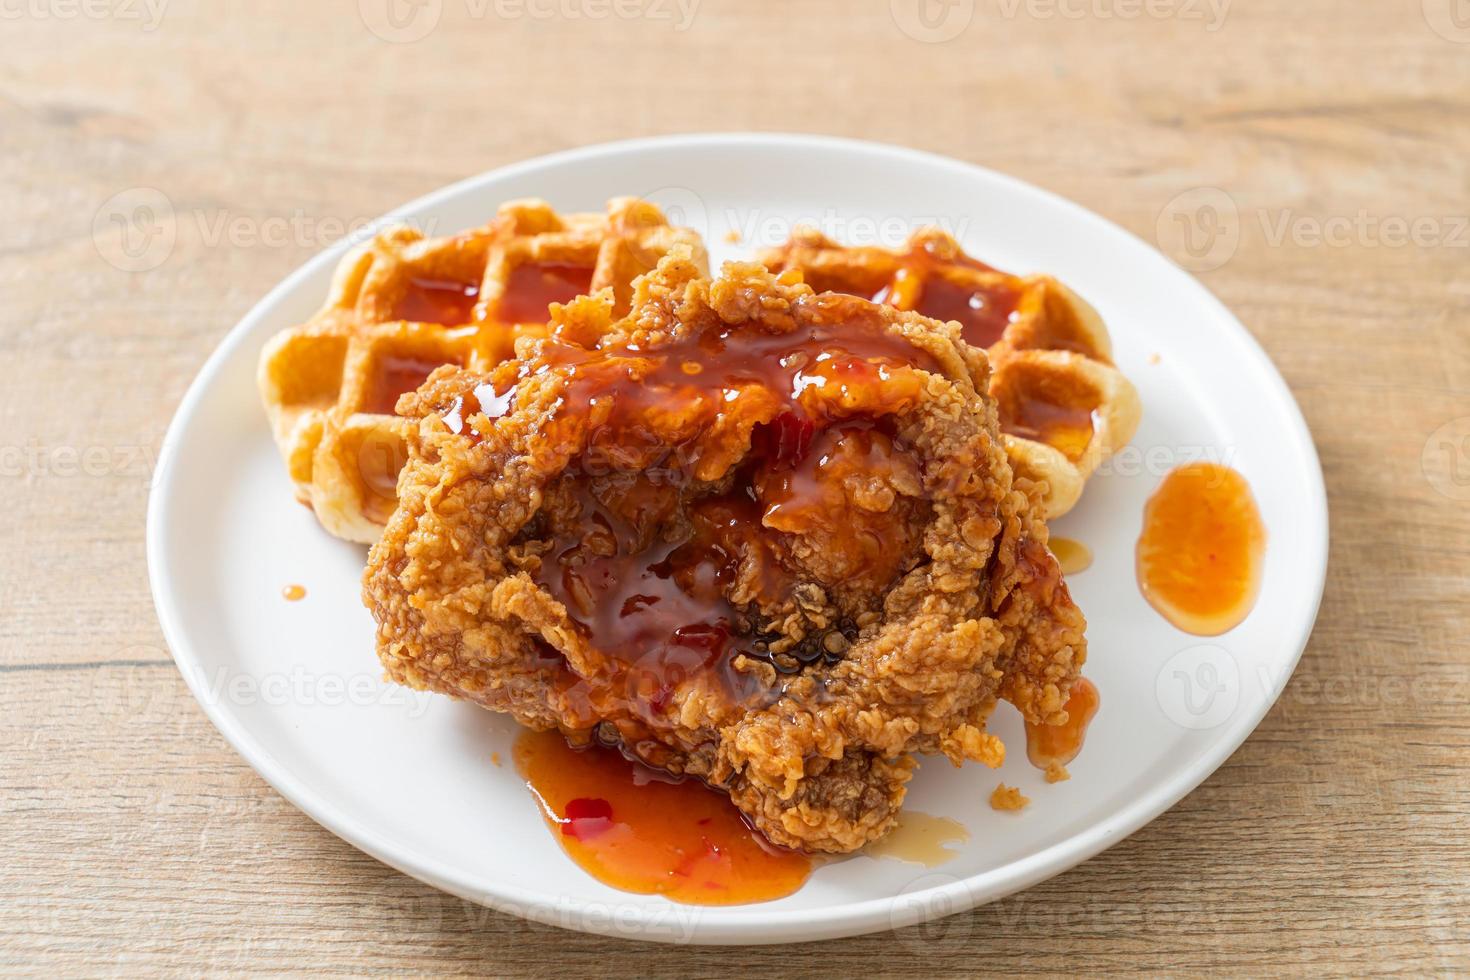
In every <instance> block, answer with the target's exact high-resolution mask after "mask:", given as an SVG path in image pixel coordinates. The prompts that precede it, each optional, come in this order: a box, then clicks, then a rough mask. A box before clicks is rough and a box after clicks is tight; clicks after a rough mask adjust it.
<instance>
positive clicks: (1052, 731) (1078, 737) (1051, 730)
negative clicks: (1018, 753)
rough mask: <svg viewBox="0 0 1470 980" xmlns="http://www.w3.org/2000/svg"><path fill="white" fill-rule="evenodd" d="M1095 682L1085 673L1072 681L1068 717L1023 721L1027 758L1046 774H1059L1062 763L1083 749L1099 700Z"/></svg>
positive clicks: (1068, 700)
mask: <svg viewBox="0 0 1470 980" xmlns="http://www.w3.org/2000/svg"><path fill="white" fill-rule="evenodd" d="M1101 700H1102V699H1101V696H1100V695H1099V694H1098V690H1097V685H1096V684H1094V683H1092V681H1090V680H1088V679H1087V678H1085V677H1079V678H1077V680H1076V681H1075V682H1074V683H1073V684H1072V694H1071V696H1070V697H1069V698H1067V720H1066V721H1065V722H1063V723H1062V724H1060V725H1033V724H1032V723H1031V722H1029V721H1028V722H1027V723H1026V758H1027V759H1029V760H1030V762H1031V764H1032V765H1033V766H1035V767H1036V768H1038V769H1044V770H1046V771H1047V773H1048V776H1062V775H1063V774H1064V773H1065V770H1064V768H1063V767H1065V766H1066V765H1067V764H1068V763H1069V762H1071V761H1072V760H1073V759H1075V758H1077V756H1078V754H1079V753H1080V752H1081V751H1082V744H1083V741H1084V740H1085V739H1086V737H1087V726H1088V725H1090V724H1091V723H1092V719H1093V716H1095V715H1096V714H1097V709H1098V706H1099V705H1100V704H1101Z"/></svg>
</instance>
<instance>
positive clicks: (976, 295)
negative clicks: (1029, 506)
mask: <svg viewBox="0 0 1470 980" xmlns="http://www.w3.org/2000/svg"><path fill="white" fill-rule="evenodd" d="M761 261H762V262H763V263H765V265H766V266H767V267H769V268H770V269H772V270H774V271H780V270H783V269H800V270H801V272H802V274H803V276H804V277H805V278H806V281H807V282H808V283H810V284H811V286H812V288H813V289H815V290H817V291H818V292H836V293H851V294H854V295H857V296H863V297H866V298H869V299H873V300H875V301H877V302H881V303H887V304H888V305H890V306H894V307H897V308H898V309H900V310H917V311H918V312H920V313H922V314H923V315H925V316H930V317H933V318H935V319H937V320H955V321H958V322H959V324H960V327H961V329H962V331H963V334H964V338H965V339H966V340H967V341H969V342H970V343H971V344H972V345H974V346H976V347H983V348H985V349H986V352H987V353H988V354H989V357H990V364H991V368H992V373H991V379H990V394H991V395H992V396H993V397H994V398H995V399H996V401H997V403H998V405H999V408H1000V422H1001V430H1002V433H1003V438H1004V439H1005V442H1006V451H1007V453H1008V455H1009V456H1010V458H1011V466H1012V467H1013V468H1014V469H1015V470H1016V472H1017V474H1018V475H1020V476H1024V477H1027V478H1029V479H1031V480H1033V481H1035V482H1036V483H1037V484H1038V485H1041V484H1043V483H1044V484H1045V490H1044V493H1043V496H1042V502H1043V506H1044V508H1045V511H1046V516H1047V517H1049V518H1050V517H1056V516H1058V515H1060V514H1065V513H1066V512H1067V511H1069V510H1071V509H1072V507H1073V505H1075V504H1076V503H1077V499H1078V498H1079V497H1080V496H1081V495H1082V486H1083V484H1084V483H1085V482H1086V481H1087V478H1088V476H1090V475H1091V474H1092V472H1093V471H1094V470H1095V469H1096V468H1097V466H1098V464H1099V463H1100V462H1101V461H1102V459H1103V458H1104V457H1105V456H1106V455H1107V454H1108V453H1111V452H1113V451H1114V450H1117V449H1119V448H1121V447H1122V446H1124V445H1126V444H1127V442H1128V440H1129V439H1131V438H1133V433H1134V430H1136V429H1137V428H1138V420H1139V416H1140V414H1141V408H1140V405H1139V401H1138V393H1137V392H1136V391H1134V388H1133V385H1132V384H1130V383H1129V381H1128V379H1127V378H1125V377H1123V375H1122V374H1121V373H1120V372H1119V371H1118V369H1117V368H1116V367H1114V366H1113V362H1112V343H1111V341H1109V339H1108V332H1107V328H1106V327H1104V326H1103V322H1102V318H1101V317H1099V316H1098V315H1097V311H1096V310H1094V309H1093V308H1092V307H1091V306H1089V305H1088V304H1087V303H1086V302H1085V301H1084V300H1083V299H1082V298H1081V297H1079V296H1078V295H1077V294H1076V293H1074V292H1072V291H1071V290H1070V289H1068V288H1067V287H1066V286H1064V285H1062V284H1061V283H1060V282H1057V281H1056V280H1055V279H1053V278H1051V277H1050V276H1025V277H1022V276H1013V275H1010V274H1009V273H1005V272H1001V271H999V270H998V269H994V268H991V267H990V266H988V265H986V264H985V263H983V262H980V261H978V260H976V259H973V258H971V257H970V256H968V255H966V254H965V253H964V251H963V250H962V249H961V248H960V246H959V243H958V242H956V241H955V240H954V238H953V237H951V236H950V235H948V234H946V233H945V232H943V231H940V230H939V229H937V228H926V229H922V230H920V231H918V232H916V233H915V234H914V235H913V236H912V237H911V238H910V239H909V241H908V244H907V246H906V247H905V248H903V249H899V250H893V249H886V248H878V247H861V248H857V247H847V246H843V245H839V244H837V243H836V242H834V241H832V240H831V239H829V238H827V237H826V236H825V235H822V234H821V233H820V232H817V231H814V230H811V229H806V228H802V229H798V230H797V231H796V233H795V234H793V235H792V236H791V240H790V241H788V242H787V243H786V244H785V245H783V246H781V247H780V248H776V249H768V250H766V251H765V252H763V253H762V255H761Z"/></svg>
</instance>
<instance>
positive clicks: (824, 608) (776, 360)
mask: <svg viewBox="0 0 1470 980" xmlns="http://www.w3.org/2000/svg"><path fill="white" fill-rule="evenodd" d="M553 313H554V316H553V319H554V328H553V331H552V335H551V336H550V337H549V338H546V339H541V340H527V341H523V342H522V343H521V346H520V349H519V350H518V355H519V356H518V359H517V360H515V361H511V362H507V363H506V364H503V365H501V366H500V367H499V368H498V369H496V370H495V371H493V372H491V373H488V374H485V373H473V372H466V371H459V370H455V369H449V368H446V369H441V370H440V371H438V372H436V373H435V374H434V375H433V376H432V377H431V378H430V379H429V381H428V383H426V384H425V385H424V387H423V388H421V389H420V390H419V391H418V392H417V393H412V394H409V395H405V396H404V397H403V399H402V400H401V401H400V402H399V406H398V408H399V412H400V414H403V415H406V416H409V417H411V418H415V419H417V420H418V425H417V429H416V432H415V433H414V434H413V436H412V437H411V439H410V458H409V462H408V465H407V466H406V468H405V469H404V471H403V475H402V477H401V478H400V484H399V497H400V505H399V508H398V510H397V512H396V513H395V514H394V515H393V518H392V520H391V521H390V522H389V525H388V527H387V530H386V532H385V533H384V535H383V537H382V539H381V540H380V541H379V542H378V544H377V545H376V546H375V547H374V548H373V551H372V554H371V557H370V560H369V564H368V569H367V572H366V575H365V579H364V600H365V602H366V603H367V605H368V607H369V608H370V609H371V610H372V612H373V615H374V617H375V618H376V619H377V622H378V631H377V639H378V652H379V656H380V657H381V659H382V662H383V664H384V666H385V667H386V668H387V671H388V673H389V675H390V676H391V677H392V678H393V679H394V680H395V681H398V682H399V683H403V684H407V685H410V686H412V687H415V688H420V689H424V688H427V689H430V690H434V691H439V692H442V693H445V694H448V695H451V696H453V697H456V698H463V699H466V700H470V701H474V702H476V703H478V704H481V705H483V706H485V707H488V708H492V709H495V710H498V711H507V712H510V713H511V714H513V715H514V716H515V717H516V718H517V719H518V720H519V721H521V722H522V723H523V724H526V725H529V726H531V727H534V728H539V729H546V728H558V729H560V730H562V731H563V732H565V733H566V734H567V735H568V736H569V737H571V738H572V739H573V740H574V741H575V740H582V741H587V740H591V739H598V740H601V741H604V742H606V743H609V744H616V745H618V746H620V747H621V748H622V750H623V751H624V752H626V753H627V754H629V755H630V756H633V757H636V758H638V759H641V760H642V761H644V762H647V763H649V764H650V765H654V766H658V767H662V768H664V769H667V770H670V771H672V772H675V773H680V774H685V775H689V776H692V777H697V778H699V779H702V780H704V781H705V782H707V783H708V784H709V785H711V786H713V787H716V788H719V789H722V790H724V791H726V792H728V793H729V794H730V797H731V799H732V800H733V801H734V802H735V804H736V805H737V806H738V807H739V808H740V809H741V810H742V811H743V812H744V813H745V814H746V815H747V816H748V817H749V819H750V820H751V821H752V822H753V823H754V824H755V826H756V827H758V828H759V829H760V830H761V831H762V832H764V833H765V834H766V836H767V837H769V838H770V839H771V840H773V841H775V842H776V843H778V844H782V845H786V846H791V847H796V848H802V849H805V850H810V851H830V852H846V851H852V850H855V849H857V848H859V847H861V846H862V845H864V844H866V843H867V842H869V841H872V840H875V839H877V838H878V837H880V836H882V835H883V834H884V833H886V832H887V831H889V830H890V829H892V827H893V826H894V823H895V820H896V817H897V813H898V810H899V807H900V805H901V804H902V802H903V797H904V791H905V784H906V783H907V781H908V780H909V778H910V776H911V774H912V772H913V769H914V766H915V764H916V763H915V760H914V755H915V754H942V755H944V756H947V757H948V758H949V759H950V760H951V761H952V762H954V763H955V764H959V763H960V762H962V761H963V760H966V759H970V760H975V761H978V762H982V763H985V764H987V765H992V766H994V765H998V764H999V763H1000V761H1001V760H1002V758H1003V755H1004V748H1003V746H1002V745H1001V744H1000V742H999V740H998V739H996V738H995V737H994V736H993V735H990V734H988V733H987V732H986V731H985V723H986V719H987V717H988V716H989V714H990V712H991V710H992V709H993V708H994V706H995V704H996V701H997V699H998V698H1005V699H1007V700H1009V701H1011V702H1012V703H1013V704H1015V705H1016V706H1017V707H1018V708H1019V709H1020V710H1021V712H1022V713H1023V714H1024V715H1025V716H1026V718H1027V719H1029V720H1031V721H1033V722H1039V723H1054V722H1057V721H1060V720H1061V719H1063V718H1064V717H1065V714H1064V712H1063V705H1064V703H1065V701H1066V698H1067V695H1068V692H1069V689H1070V687H1071V684H1072V682H1073V681H1074V680H1075V678H1076V677H1077V672H1078V669H1079V668H1080V666H1081V664H1082V661H1083V659H1084V657H1085V650H1086V646H1085V640H1084V638H1083V627H1084V622H1083V618H1082V615H1081V613H1080V612H1079V611H1078V609H1077V607H1076V606H1075V605H1074V604H1073V603H1072V600H1071V597H1070V596H1069V595H1068V593H1067V588H1066V585H1065V584H1064V583H1063V581H1062V578H1061V573H1060V571H1059V570H1058V568H1057V565H1056V562H1055V561H1054V559H1053V558H1052V557H1051V555H1050V553H1049V552H1048V551H1047V548H1046V528H1045V526H1044V524H1043V523H1042V521H1041V518H1040V516H1039V515H1040V511H1039V509H1038V507H1037V505H1036V503H1035V499H1034V493H1032V492H1028V491H1030V490H1031V488H1028V487H1027V486H1025V485H1021V484H1018V483H1016V482H1015V481H1013V478H1012V474H1011V470H1010V467H1009V465H1008V463H1007V461H1006V454H1005V451H1004V449H1003V448H1002V445H1001V441H1000V438H999V435H998V432H997V427H996V408H995V404H994V403H993V402H992V401H991V400H990V399H989V397H988V396H987V395H986V394H985V392H986V382H987V377H988V371H989V368H988V365H987V363H986V360H985V355H984V354H983V352H981V351H979V350H977V349H974V348H971V347H969V346H968V345H967V344H965V343H964V342H963V341H962V340H961V339H960V336H959V332H958V330H957V329H956V328H955V326H954V325H953V324H943V323H938V322H936V321H933V320H929V319H925V318H923V317H921V316H919V315H918V314H915V313H909V312H899V311H895V310H893V309H890V308H887V307H883V306H878V305H875V304H873V303H870V302H868V301H866V300H863V299H859V298H857V297H853V296H844V295H835V294H822V295H818V294H814V293H813V292H812V290H811V289H810V288H809V287H808V286H806V285H804V284H803V283H802V282H801V281H800V276H799V274H797V273H791V272H788V273H785V274H783V275H781V276H779V277H777V276H773V275H771V274H770V273H768V272H767V271H765V270H764V269H763V268H761V267H759V266H755V265H743V264H733V263H732V264H731V265H728V266H727V267H726V268H725V270H724V273H723V275H722V276H721V277H719V278H716V279H714V280H712V281H711V280H708V279H704V278H701V277H700V275H699V271H698V269H697V268H696V267H695V265H694V264H693V263H692V262H691V261H690V260H689V258H688V257H687V256H684V255H681V254H679V253H678V252H675V253H673V254H671V255H670V256H669V257H668V258H666V259H664V260H663V261H662V262H661V263H660V265H659V267H658V268H657V270H656V271H655V272H653V273H652V274H650V275H648V276H646V277H644V278H643V279H641V280H639V281H638V284H637V286H636V289H635V295H634V297H633V304H632V309H631V311H630V313H629V314H628V315H627V316H626V317H625V318H623V319H621V320H617V321H614V319H613V316H612V310H611V303H610V301H609V299H608V298H607V297H606V296H592V297H584V298H581V299H578V300H575V301H573V302H572V303H571V304H569V305H568V306H566V307H564V308H553Z"/></svg>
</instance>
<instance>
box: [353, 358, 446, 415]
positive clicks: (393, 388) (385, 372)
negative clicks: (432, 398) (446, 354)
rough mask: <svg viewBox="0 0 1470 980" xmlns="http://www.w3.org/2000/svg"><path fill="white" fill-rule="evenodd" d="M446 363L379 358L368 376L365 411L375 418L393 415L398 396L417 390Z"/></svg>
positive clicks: (364, 403)
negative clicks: (436, 369)
mask: <svg viewBox="0 0 1470 980" xmlns="http://www.w3.org/2000/svg"><path fill="white" fill-rule="evenodd" d="M443 363H444V362H443V361H431V360H425V359H423V358H417V357H395V356H393V355H391V354H389V355H385V356H383V357H380V358H378V360H377V363H376V364H375V365H374V367H373V372H372V374H371V375H370V376H369V380H368V390H367V395H366V397H365V398H364V400H363V406H362V410H363V411H364V412H371V413H372V414H374V415H392V414H393V407H394V406H395V405H397V404H398V398H399V396H400V395H404V394H406V393H408V392H410V391H415V390H417V389H418V387H419V385H421V384H423V383H424V381H425V380H426V379H427V378H428V377H429V375H431V374H433V373H434V369H435V368H438V367H440V366H441V365H442V364H443Z"/></svg>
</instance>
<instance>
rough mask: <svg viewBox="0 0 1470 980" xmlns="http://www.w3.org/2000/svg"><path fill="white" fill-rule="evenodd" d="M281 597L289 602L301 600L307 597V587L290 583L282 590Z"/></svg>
mask: <svg viewBox="0 0 1470 980" xmlns="http://www.w3.org/2000/svg"><path fill="white" fill-rule="evenodd" d="M281 598H282V599H285V600H286V601H287V602H300V601H301V600H302V599H305V598H306V587H305V586H302V585H288V586H286V587H285V588H283V589H282V590H281Z"/></svg>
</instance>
